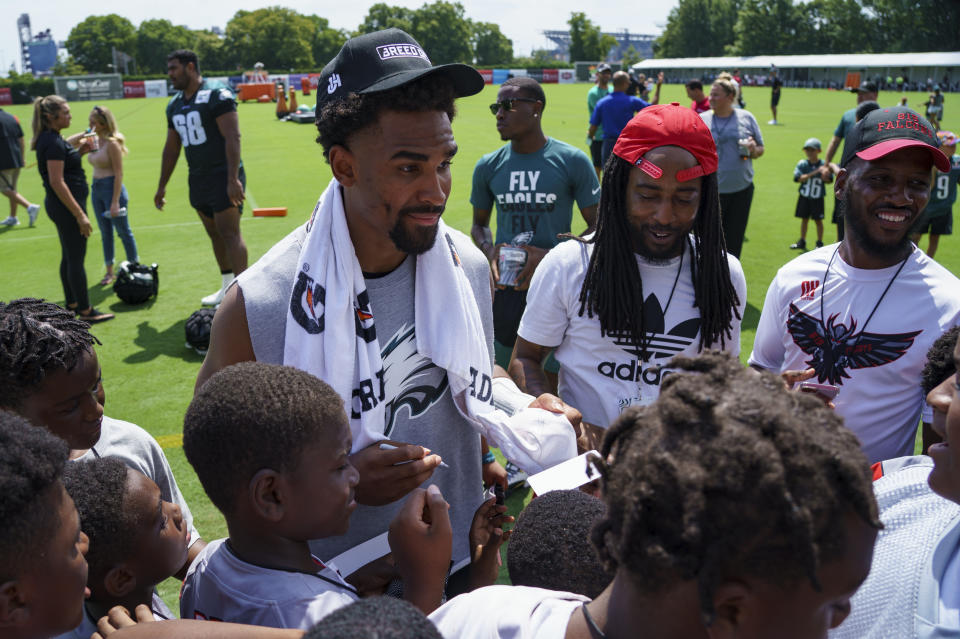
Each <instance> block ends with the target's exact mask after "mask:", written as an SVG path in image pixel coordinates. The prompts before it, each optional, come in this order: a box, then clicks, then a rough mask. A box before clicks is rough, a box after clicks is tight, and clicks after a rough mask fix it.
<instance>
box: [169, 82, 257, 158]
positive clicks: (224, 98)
mask: <svg viewBox="0 0 960 639" xmlns="http://www.w3.org/2000/svg"><path fill="white" fill-rule="evenodd" d="M205 86H206V85H205V84H203V85H201V86H200V89H199V90H198V91H197V92H196V93H195V94H194V95H193V96H192V97H191V98H190V99H189V100H185V99H184V97H183V91H179V92H178V93H177V94H176V95H175V96H173V97H172V98H171V99H170V102H169V104H167V127H168V128H171V129H173V130H174V131H176V132H177V133H178V134H179V135H180V143H181V144H182V145H183V151H184V154H185V155H186V156H187V165H188V166H189V167H190V174H191V175H209V174H211V173H217V172H219V171H226V169H227V149H226V141H225V140H224V138H223V135H221V134H220V129H219V128H218V127H217V118H218V117H220V116H221V115H223V114H224V113H230V112H231V111H236V110H237V100H236V98H235V97H234V95H233V92H232V91H230V89H208V88H204V87H205ZM242 165H243V162H241V163H240V166H242Z"/></svg>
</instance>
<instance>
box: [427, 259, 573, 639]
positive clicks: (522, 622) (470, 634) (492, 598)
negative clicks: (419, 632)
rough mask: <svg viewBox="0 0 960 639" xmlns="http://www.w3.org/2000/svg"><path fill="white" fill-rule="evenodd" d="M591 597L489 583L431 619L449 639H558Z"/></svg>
mask: <svg viewBox="0 0 960 639" xmlns="http://www.w3.org/2000/svg"><path fill="white" fill-rule="evenodd" d="M538 270H539V269H538ZM588 601H590V599H588V598H587V597H584V596H582V595H576V594H574V593H572V592H558V591H555V590H544V589H543V588H529V587H526V586H487V587H486V588H480V589H478V590H474V591H473V592H470V593H467V594H464V595H460V596H459V597H454V598H453V599H451V600H450V601H448V602H447V603H445V604H444V605H442V606H440V607H439V608H437V609H436V610H434V611H433V613H432V614H431V615H430V616H429V619H430V621H432V622H433V623H434V625H436V626H437V629H438V630H439V631H440V634H441V635H443V636H444V638H445V639H557V637H563V635H564V633H566V631H567V624H568V623H570V616H571V615H572V614H573V613H575V612H576V611H577V608H579V607H580V606H582V605H583V604H584V603H586V602H588Z"/></svg>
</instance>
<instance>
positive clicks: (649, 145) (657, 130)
mask: <svg viewBox="0 0 960 639" xmlns="http://www.w3.org/2000/svg"><path fill="white" fill-rule="evenodd" d="M659 146H678V147H680V148H682V149H685V150H687V151H689V152H690V153H691V154H692V155H693V157H695V158H696V160H697V164H698V166H695V167H692V168H689V169H685V170H683V171H678V172H677V179H678V180H679V181H681V182H686V181H688V180H692V179H693V178H696V177H700V176H701V175H710V174H711V173H714V172H716V170H717V163H718V160H717V145H716V144H714V142H713V135H712V134H711V133H710V128H709V127H708V126H707V123H706V122H704V121H703V119H702V118H701V117H700V115H699V114H698V113H696V112H695V111H694V110H693V109H691V108H689V107H682V106H680V104H679V103H677V102H673V103H671V104H654V105H652V106H648V107H646V108H644V109H642V110H641V111H640V112H639V113H637V115H635V116H634V117H633V119H632V120H630V121H629V122H628V123H627V126H625V127H624V128H623V131H621V132H620V137H619V138H617V143H616V145H614V147H613V153H614V154H615V155H616V156H617V157H619V158H620V159H622V160H626V161H627V162H629V163H630V164H633V165H635V166H638V167H640V169H641V170H642V171H643V172H644V173H646V174H647V175H649V176H650V177H653V178H657V179H659V178H660V176H661V175H663V171H662V170H661V169H660V167H658V166H657V165H655V164H654V163H652V162H650V161H649V160H645V159H644V157H643V156H644V154H646V153H647V151H650V150H651V149H655V148H657V147H659Z"/></svg>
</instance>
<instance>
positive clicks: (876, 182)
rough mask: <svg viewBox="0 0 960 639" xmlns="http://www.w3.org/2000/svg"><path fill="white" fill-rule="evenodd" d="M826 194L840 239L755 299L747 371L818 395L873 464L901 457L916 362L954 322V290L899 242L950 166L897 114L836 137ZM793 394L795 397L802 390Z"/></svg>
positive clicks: (910, 119)
mask: <svg viewBox="0 0 960 639" xmlns="http://www.w3.org/2000/svg"><path fill="white" fill-rule="evenodd" d="M840 166H841V168H840V171H839V174H838V175H837V182H836V184H835V186H834V191H835V193H836V196H837V200H838V202H839V204H840V210H841V213H842V214H843V216H844V218H843V219H844V222H845V225H846V235H845V236H844V239H843V241H841V242H840V243H839V244H833V245H830V246H825V247H823V248H819V249H816V250H814V251H810V252H809V253H806V254H804V255H802V256H800V257H798V258H796V259H794V260H793V261H791V262H789V263H788V264H786V265H785V266H784V267H783V268H781V269H780V271H779V272H778V273H777V275H776V277H775V278H774V280H773V283H772V284H771V285H770V288H769V290H768V291H767V297H766V301H765V302H764V305H763V311H762V313H761V315H760V322H759V325H758V327H757V335H756V340H755V342H754V346H753V353H751V355H750V364H751V365H753V366H756V367H759V368H763V369H769V370H776V371H780V372H781V373H783V374H784V378H785V379H787V380H788V381H789V382H802V381H805V380H809V383H814V384H820V385H824V386H827V387H829V388H821V387H819V386H815V387H809V386H808V387H807V388H809V390H811V391H812V392H820V393H824V394H829V395H831V396H833V395H834V393H836V394H835V396H834V397H833V403H834V405H835V406H836V409H837V411H838V412H839V413H840V414H841V415H843V417H844V419H845V421H846V425H847V426H848V427H849V428H850V429H851V430H853V431H854V432H855V433H856V434H857V436H858V437H859V438H860V441H861V443H862V444H863V448H864V452H865V453H866V454H867V456H868V457H869V458H870V460H871V461H873V462H876V461H880V460H884V459H890V458H893V457H899V456H902V455H909V454H911V453H912V452H913V442H914V438H915V435H916V430H917V424H918V421H919V417H920V410H921V408H922V406H923V394H922V392H921V390H920V373H921V370H922V369H923V366H924V363H925V361H926V354H927V351H928V349H929V348H930V346H931V345H932V344H933V342H934V340H936V339H937V338H938V337H939V336H940V335H941V334H942V333H943V331H944V330H946V329H947V328H949V327H951V326H954V325H956V324H958V323H960V297H958V296H957V291H958V290H960V280H958V279H957V278H956V277H955V276H954V275H953V274H951V273H950V272H949V271H947V270H946V269H944V268H943V267H942V266H940V265H939V264H937V263H936V262H934V261H933V260H931V259H930V258H928V257H927V256H926V255H924V253H923V252H922V251H920V250H919V249H917V247H916V246H914V245H913V243H912V242H910V239H909V237H908V235H907V233H908V231H909V229H910V227H911V225H912V224H913V223H914V221H915V220H916V219H917V218H918V216H919V215H920V214H921V213H922V212H923V209H924V207H925V206H926V205H927V201H928V200H929V198H930V183H931V179H932V178H931V169H932V168H933V167H934V166H936V167H937V168H938V169H940V170H945V169H948V168H949V166H950V163H949V161H948V160H947V158H946V156H944V155H943V153H942V152H941V151H940V150H939V149H938V148H937V143H936V137H935V136H934V132H933V128H932V127H931V126H930V123H929V122H927V121H926V120H925V119H923V118H922V117H921V116H919V115H918V114H917V113H915V112H914V111H912V110H910V109H908V108H906V107H891V108H887V109H883V108H881V109H876V110H874V111H871V112H870V113H868V114H867V115H865V116H864V117H863V119H862V120H860V121H859V122H857V123H856V124H855V125H854V126H853V127H852V128H851V129H850V130H849V131H848V132H847V142H846V147H845V148H844V152H843V159H842V161H841V164H840ZM803 389H804V388H803V386H801V390H803Z"/></svg>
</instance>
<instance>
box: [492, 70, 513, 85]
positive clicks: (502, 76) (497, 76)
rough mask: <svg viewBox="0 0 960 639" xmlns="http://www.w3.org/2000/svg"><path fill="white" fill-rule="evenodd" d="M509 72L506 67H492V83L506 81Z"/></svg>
mask: <svg viewBox="0 0 960 639" xmlns="http://www.w3.org/2000/svg"><path fill="white" fill-rule="evenodd" d="M509 74H510V72H509V71H507V70H506V69H494V70H493V83H494V84H503V83H504V82H506V81H507V76H508V75H509Z"/></svg>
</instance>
